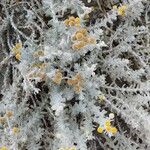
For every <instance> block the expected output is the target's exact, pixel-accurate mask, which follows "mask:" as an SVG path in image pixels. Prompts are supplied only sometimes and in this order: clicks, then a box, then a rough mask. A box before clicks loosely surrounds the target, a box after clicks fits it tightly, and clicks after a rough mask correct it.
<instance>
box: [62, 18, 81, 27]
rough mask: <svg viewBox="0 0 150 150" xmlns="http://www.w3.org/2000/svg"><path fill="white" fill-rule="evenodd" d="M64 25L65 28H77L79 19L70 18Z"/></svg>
mask: <svg viewBox="0 0 150 150" xmlns="http://www.w3.org/2000/svg"><path fill="white" fill-rule="evenodd" d="M64 24H65V25H66V26H76V27H79V26H80V18H79V17H76V18H75V17H74V16H70V17H69V19H66V20H65V21H64Z"/></svg>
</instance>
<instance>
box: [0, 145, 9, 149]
mask: <svg viewBox="0 0 150 150" xmlns="http://www.w3.org/2000/svg"><path fill="white" fill-rule="evenodd" d="M0 150H8V149H7V147H6V146H2V147H1V148H0Z"/></svg>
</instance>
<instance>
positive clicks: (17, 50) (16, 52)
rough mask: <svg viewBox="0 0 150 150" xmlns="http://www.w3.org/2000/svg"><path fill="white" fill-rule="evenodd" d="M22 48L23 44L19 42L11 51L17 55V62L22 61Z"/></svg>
mask: <svg viewBox="0 0 150 150" xmlns="http://www.w3.org/2000/svg"><path fill="white" fill-rule="evenodd" d="M21 48H22V44H21V42H19V43H16V44H15V46H13V48H12V49H11V50H12V51H13V53H14V54H15V57H16V59H17V60H20V58H21V52H20V50H21Z"/></svg>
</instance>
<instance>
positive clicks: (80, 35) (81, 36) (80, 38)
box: [75, 32, 84, 40]
mask: <svg viewBox="0 0 150 150" xmlns="http://www.w3.org/2000/svg"><path fill="white" fill-rule="evenodd" d="M75 36H76V39H77V40H82V39H83V37H84V35H83V33H81V32H78V33H76V35H75Z"/></svg>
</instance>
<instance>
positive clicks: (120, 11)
mask: <svg viewBox="0 0 150 150" xmlns="http://www.w3.org/2000/svg"><path fill="white" fill-rule="evenodd" d="M126 9H127V6H126V5H122V6H120V7H119V8H118V10H117V11H118V15H120V16H125V11H126Z"/></svg>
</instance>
